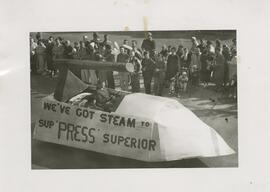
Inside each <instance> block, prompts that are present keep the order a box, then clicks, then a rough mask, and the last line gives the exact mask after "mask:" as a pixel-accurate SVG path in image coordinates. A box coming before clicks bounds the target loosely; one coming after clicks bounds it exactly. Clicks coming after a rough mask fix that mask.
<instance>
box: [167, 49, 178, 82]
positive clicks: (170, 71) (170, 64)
mask: <svg viewBox="0 0 270 192" xmlns="http://www.w3.org/2000/svg"><path fill="white" fill-rule="evenodd" d="M171 50H172V54H171V55H169V56H168V60H167V70H166V80H167V81H169V80H170V79H171V78H172V77H174V76H175V75H176V74H177V72H178V71H179V70H180V61H179V57H178V55H176V48H175V47H172V49H171Z"/></svg>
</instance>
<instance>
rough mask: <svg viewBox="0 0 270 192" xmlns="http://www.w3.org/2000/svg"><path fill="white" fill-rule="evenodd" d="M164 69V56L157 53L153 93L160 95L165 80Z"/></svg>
mask: <svg viewBox="0 0 270 192" xmlns="http://www.w3.org/2000/svg"><path fill="white" fill-rule="evenodd" d="M165 71H166V57H164V56H162V54H161V53H159V54H158V57H157V61H156V70H155V73H154V93H155V95H158V96H161V95H162V91H163V86H164V80H165Z"/></svg>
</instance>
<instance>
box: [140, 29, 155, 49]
mask: <svg viewBox="0 0 270 192" xmlns="http://www.w3.org/2000/svg"><path fill="white" fill-rule="evenodd" d="M141 48H142V50H143V51H148V52H149V53H151V52H152V51H153V50H155V49H156V42H155V41H154V40H153V37H152V33H150V32H149V33H148V34H147V38H146V39H144V40H143V42H142V46H141Z"/></svg>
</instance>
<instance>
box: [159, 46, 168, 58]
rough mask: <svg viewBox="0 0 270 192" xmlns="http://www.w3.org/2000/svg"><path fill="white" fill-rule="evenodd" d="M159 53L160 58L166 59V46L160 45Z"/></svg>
mask: <svg viewBox="0 0 270 192" xmlns="http://www.w3.org/2000/svg"><path fill="white" fill-rule="evenodd" d="M159 53H160V54H161V55H162V57H164V58H167V56H168V50H167V48H166V45H162V47H161V51H160V52H159Z"/></svg>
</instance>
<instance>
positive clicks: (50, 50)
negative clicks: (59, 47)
mask: <svg viewBox="0 0 270 192" xmlns="http://www.w3.org/2000/svg"><path fill="white" fill-rule="evenodd" d="M53 47H54V42H53V37H52V36H50V37H49V38H48V42H47V45H46V57H47V59H46V60H47V68H48V70H49V73H50V75H51V77H54V76H55V75H56V68H55V66H54V64H53Z"/></svg>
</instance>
